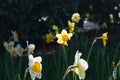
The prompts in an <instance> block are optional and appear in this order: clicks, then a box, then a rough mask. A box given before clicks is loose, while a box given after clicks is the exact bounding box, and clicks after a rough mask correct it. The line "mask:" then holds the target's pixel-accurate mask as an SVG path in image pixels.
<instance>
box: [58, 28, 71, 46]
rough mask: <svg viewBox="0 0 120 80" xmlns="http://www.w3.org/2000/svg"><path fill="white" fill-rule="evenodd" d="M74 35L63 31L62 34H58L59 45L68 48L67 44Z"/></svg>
mask: <svg viewBox="0 0 120 80" xmlns="http://www.w3.org/2000/svg"><path fill="white" fill-rule="evenodd" d="M72 35H73V34H72V33H67V31H66V30H65V29H63V30H62V32H61V33H60V34H56V37H57V38H58V40H57V43H59V44H63V45H66V46H68V43H67V42H68V40H70V38H71V37H72Z"/></svg>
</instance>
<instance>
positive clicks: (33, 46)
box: [27, 44, 35, 53]
mask: <svg viewBox="0 0 120 80" xmlns="http://www.w3.org/2000/svg"><path fill="white" fill-rule="evenodd" d="M34 49H35V45H34V44H29V45H28V46H27V51H28V53H34Z"/></svg>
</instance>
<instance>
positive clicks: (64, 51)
mask: <svg viewBox="0 0 120 80" xmlns="http://www.w3.org/2000/svg"><path fill="white" fill-rule="evenodd" d="M62 49H63V54H64V55H63V57H64V60H65V63H66V65H67V66H68V62H67V54H66V50H65V46H64V45H62Z"/></svg>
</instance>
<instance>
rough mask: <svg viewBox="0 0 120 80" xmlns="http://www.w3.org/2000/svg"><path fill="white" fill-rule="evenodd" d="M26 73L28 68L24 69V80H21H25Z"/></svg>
mask: <svg viewBox="0 0 120 80" xmlns="http://www.w3.org/2000/svg"><path fill="white" fill-rule="evenodd" d="M27 73H28V68H26V69H25V73H24V79H23V80H26V77H27Z"/></svg>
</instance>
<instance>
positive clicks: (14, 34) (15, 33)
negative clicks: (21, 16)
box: [11, 31, 19, 42]
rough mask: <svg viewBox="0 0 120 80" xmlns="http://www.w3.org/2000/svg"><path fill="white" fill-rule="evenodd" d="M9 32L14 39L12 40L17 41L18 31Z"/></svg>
mask: <svg viewBox="0 0 120 80" xmlns="http://www.w3.org/2000/svg"><path fill="white" fill-rule="evenodd" d="M11 33H12V34H13V39H14V41H16V42H17V41H18V38H19V36H18V33H17V32H16V31H11Z"/></svg>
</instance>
